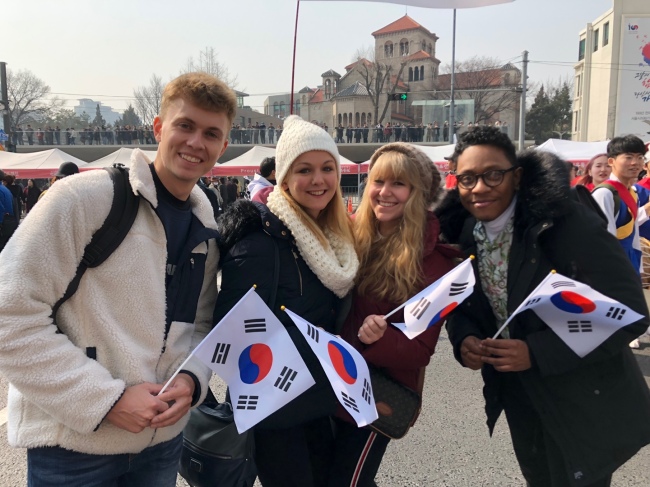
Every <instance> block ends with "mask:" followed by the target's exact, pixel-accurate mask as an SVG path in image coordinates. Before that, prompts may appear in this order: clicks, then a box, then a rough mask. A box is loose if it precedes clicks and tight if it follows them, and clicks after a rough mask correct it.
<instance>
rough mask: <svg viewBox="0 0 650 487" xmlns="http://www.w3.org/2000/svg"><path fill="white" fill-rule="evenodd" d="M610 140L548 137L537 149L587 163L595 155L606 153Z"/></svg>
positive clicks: (572, 160)
mask: <svg viewBox="0 0 650 487" xmlns="http://www.w3.org/2000/svg"><path fill="white" fill-rule="evenodd" d="M608 142H609V141H607V140H605V141H602V142H577V141H573V140H560V139H548V140H547V141H546V142H544V143H543V144H541V145H538V146H537V149H538V150H544V151H547V152H552V153H554V154H557V155H558V156H560V157H561V158H562V159H565V160H567V161H571V162H577V163H586V162H588V161H589V159H591V158H592V157H594V156H595V155H598V154H606V153H607V144H608Z"/></svg>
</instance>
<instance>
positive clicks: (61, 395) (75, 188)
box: [0, 150, 219, 454]
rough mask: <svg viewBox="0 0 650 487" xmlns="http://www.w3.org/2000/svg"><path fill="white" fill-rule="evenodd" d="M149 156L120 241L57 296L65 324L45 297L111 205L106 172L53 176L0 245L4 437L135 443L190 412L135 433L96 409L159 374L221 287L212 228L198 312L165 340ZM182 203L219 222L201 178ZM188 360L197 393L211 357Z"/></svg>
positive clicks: (100, 446)
mask: <svg viewBox="0 0 650 487" xmlns="http://www.w3.org/2000/svg"><path fill="white" fill-rule="evenodd" d="M149 162H150V161H149V160H148V159H147V158H146V157H145V156H144V154H143V153H142V152H141V151H139V150H136V151H134V155H133V159H132V164H131V170H130V181H131V185H132V187H133V191H134V192H135V193H138V194H140V195H141V196H142V198H141V199H140V207H139V211H138V215H137V218H136V220H135V222H134V224H133V227H132V228H131V231H130V232H129V234H128V235H127V236H126V238H125V239H124V241H123V242H122V244H121V245H120V247H119V248H118V249H117V250H116V251H115V252H114V253H113V254H112V255H111V256H110V257H109V258H108V260H106V262H104V263H103V264H102V265H101V266H99V267H97V268H95V269H88V270H87V271H86V274H85V275H84V277H83V279H82V280H81V283H80V286H79V289H78V291H77V292H76V293H75V294H74V296H72V298H70V299H69V300H68V301H66V302H65V303H64V304H63V306H61V308H60V310H59V313H58V315H57V321H58V323H59V326H60V328H61V329H62V331H63V334H57V333H56V328H55V327H54V326H53V324H52V319H51V317H50V314H51V311H52V306H53V305H54V303H56V301H57V300H58V299H59V298H60V297H61V296H63V293H64V292H65V290H66V288H67V286H68V284H69V283H70V281H71V280H72V278H73V277H74V274H75V271H76V269H77V265H78V263H79V262H80V261H81V257H82V255H83V250H84V247H85V246H86V245H87V244H88V243H89V242H90V239H91V237H92V235H93V233H94V232H95V231H96V230H97V229H99V228H100V226H101V225H102V223H103V222H104V219H105V218H106V216H107V215H108V212H109V209H110V206H111V202H112V198H113V185H112V182H111V179H110V176H109V174H108V173H107V172H106V171H101V170H97V171H88V172H84V173H82V174H78V175H74V176H71V177H68V178H65V179H63V180H61V181H58V182H57V183H56V184H54V185H53V186H52V189H50V190H49V191H48V193H47V195H46V196H45V197H44V198H42V199H41V201H40V202H39V203H38V204H37V205H36V206H35V207H34V209H33V210H32V211H31V212H30V213H29V216H28V217H27V218H26V219H25V221H24V222H23V223H22V224H21V225H20V226H19V227H18V230H17V231H16V232H15V234H14V236H13V237H12V239H11V241H10V242H9V243H8V245H7V246H6V248H5V249H4V251H3V252H2V253H0V372H1V373H2V374H3V375H4V376H5V377H7V379H8V380H9V382H10V383H11V385H10V389H9V424H8V437H9V443H10V444H11V445H12V446H17V447H25V448H32V447H39V446H55V445H58V446H61V447H63V448H67V449H70V450H75V451H79V452H84V453H91V454H120V453H138V452H140V451H142V450H143V449H144V448H146V447H148V446H152V445H155V444H158V443H162V442H164V441H167V440H170V439H172V438H174V437H175V436H177V435H178V434H179V433H180V432H181V431H182V429H183V427H184V426H185V424H186V422H187V419H188V418H187V416H186V417H185V418H183V420H181V421H179V422H178V423H176V424H175V425H173V426H169V427H167V428H162V429H159V430H153V429H150V428H146V429H145V430H144V431H142V432H141V433H137V434H134V433H129V432H127V431H125V430H122V429H119V428H117V427H115V426H113V425H112V424H110V423H109V422H108V421H105V420H104V418H105V416H106V414H107V413H108V412H109V410H110V409H111V407H112V406H113V405H114V404H115V403H116V402H117V400H118V399H119V398H120V396H121V395H122V393H123V391H124V389H125V388H126V387H128V386H131V385H136V384H140V383H142V382H152V383H158V384H163V383H164V382H166V380H167V379H168V378H169V377H170V376H171V375H172V374H173V373H174V371H175V370H176V369H177V368H178V367H179V365H180V364H181V363H182V361H183V360H184V359H185V358H186V357H187V356H188V354H189V352H190V350H191V349H192V348H193V347H194V346H196V345H197V344H198V343H199V342H200V340H201V339H202V338H203V337H204V336H205V335H206V334H207V333H208V332H209V330H210V328H211V321H212V311H213V307H214V303H215V300H216V295H217V285H216V272H217V264H218V260H219V253H218V249H217V246H216V243H215V241H214V240H211V241H209V243H208V244H207V245H206V244H205V243H203V244H201V245H199V246H198V247H197V248H196V249H195V252H202V253H205V252H207V262H206V268H205V275H204V281H203V289H202V293H201V297H200V299H199V303H198V307H197V314H196V317H195V322H194V323H179V322H174V323H172V325H171V328H170V331H169V334H168V336H167V339H166V340H165V336H164V335H165V267H166V260H167V249H166V237H165V230H164V228H163V225H162V223H161V221H160V219H159V218H158V216H157V215H156V214H155V212H154V209H153V208H155V207H156V206H157V204H158V201H157V197H156V190H155V185H154V182H153V179H152V175H151V172H150V169H149V167H148V164H149ZM190 203H191V206H192V212H193V213H194V214H195V215H196V216H197V218H198V219H199V220H200V221H201V222H202V223H203V225H204V226H206V227H209V228H216V223H215V221H214V217H213V212H212V207H211V205H210V203H209V201H208V199H207V198H206V197H205V195H204V194H203V192H202V191H201V190H200V189H199V188H198V187H195V188H194V189H193V190H192V194H191V195H190ZM86 347H96V350H97V359H96V360H93V359H90V358H88V357H87V356H86ZM163 348H164V349H165V351H164V353H162V350H163ZM184 368H185V369H187V370H189V371H191V372H192V373H194V374H195V375H196V376H197V378H198V379H199V380H200V382H201V396H202V397H201V399H203V397H204V396H205V393H206V390H207V386H208V380H209V378H210V371H209V369H208V368H207V367H205V366H204V365H203V364H201V363H200V362H198V361H191V362H190V363H188V364H187V365H186V366H185V367H184ZM98 426H99V428H98V429H97V430H96V428H97V427H98Z"/></svg>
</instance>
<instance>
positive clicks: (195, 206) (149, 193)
mask: <svg viewBox="0 0 650 487" xmlns="http://www.w3.org/2000/svg"><path fill="white" fill-rule="evenodd" d="M150 164H152V161H151V160H150V159H149V158H148V157H147V156H146V155H145V154H144V152H142V151H141V150H140V149H134V150H133V153H132V154H131V166H130V168H129V181H130V182H131V187H132V188H133V193H135V194H136V195H140V196H142V197H143V198H144V199H146V200H147V201H148V202H149V203H150V204H151V206H153V207H154V208H157V207H158V195H157V194H156V185H155V184H154V181H153V177H152V176H151V170H150V169H149V165H150ZM190 205H191V207H192V213H193V214H194V216H196V217H197V218H198V219H199V221H200V222H201V223H202V224H203V226H205V227H206V228H212V229H215V230H216V229H217V224H216V222H215V221H214V211H213V209H212V205H211V204H210V201H209V200H208V198H207V197H206V196H205V194H204V193H203V190H202V189H201V188H199V187H198V185H195V186H194V187H193V188H192V192H191V193H190Z"/></svg>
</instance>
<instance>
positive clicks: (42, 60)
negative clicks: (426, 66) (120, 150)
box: [0, 0, 611, 111]
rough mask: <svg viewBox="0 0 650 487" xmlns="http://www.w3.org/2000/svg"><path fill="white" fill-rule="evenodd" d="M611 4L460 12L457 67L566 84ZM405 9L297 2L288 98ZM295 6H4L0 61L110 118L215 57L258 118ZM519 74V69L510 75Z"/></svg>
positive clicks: (441, 27) (146, 1)
mask: <svg viewBox="0 0 650 487" xmlns="http://www.w3.org/2000/svg"><path fill="white" fill-rule="evenodd" d="M610 7H611V0H515V2H514V3H509V4H503V5H496V6H491V7H484V8H477V9H464V10H458V14H457V18H458V23H457V47H456V56H457V59H459V60H463V59H465V58H468V57H471V56H474V55H479V56H491V57H496V58H499V59H500V60H502V61H503V62H507V61H511V62H513V63H520V61H521V53H522V51H524V50H527V51H529V53H530V55H529V57H530V61H531V64H530V65H529V77H530V78H531V80H534V81H541V82H543V81H546V80H548V79H552V80H556V79H558V78H559V77H562V76H564V77H566V76H570V77H572V76H573V64H574V63H575V62H576V61H577V55H578V33H579V32H580V30H581V29H584V28H585V26H586V24H587V22H591V21H593V20H595V19H596V18H597V17H598V16H600V15H601V14H603V13H604V12H605V11H606V10H607V9H609V8H610ZM406 10H407V8H406V7H404V6H401V5H392V4H384V3H367V2H354V1H350V2H329V1H323V2H304V3H301V5H300V18H299V26H298V49H297V61H296V82H295V86H296V90H299V89H300V88H302V87H304V86H305V85H308V86H311V87H315V86H316V85H318V84H320V82H321V78H320V75H321V73H323V72H325V71H327V70H328V69H330V68H331V69H334V70H335V71H337V72H339V73H340V74H344V73H345V70H344V67H345V66H346V65H348V64H349V63H350V62H351V61H352V59H353V56H354V53H355V51H356V50H357V49H358V48H361V47H366V46H369V45H373V44H374V38H373V37H372V36H371V33H372V32H373V31H375V30H378V29H380V28H381V27H383V26H385V25H387V24H389V23H391V22H393V21H395V20H397V19H398V18H400V17H402V16H403V15H404V14H405V13H406ZM295 12H296V1H295V0H211V1H208V0H110V1H105V0H84V1H80V0H30V1H18V0H3V1H2V25H1V27H0V61H4V62H6V63H7V64H8V67H9V69H12V70H24V69H27V70H30V71H32V72H33V73H34V74H36V75H37V76H38V77H40V78H41V79H43V80H44V81H45V82H46V83H47V84H49V86H50V87H51V89H52V92H53V93H55V94H58V95H59V96H60V97H62V98H65V99H69V101H68V102H67V106H68V107H70V108H71V107H72V106H74V105H76V99H77V98H93V99H95V100H97V101H101V102H102V103H104V104H106V105H111V106H112V107H113V108H115V109H117V110H123V109H124V108H126V107H127V106H128V104H129V102H131V101H132V96H133V89H134V88H136V87H138V86H141V85H146V84H147V83H148V81H149V78H150V77H151V75H152V74H153V73H155V74H158V75H160V76H162V77H163V79H164V80H169V79H171V78H172V77H174V76H176V75H178V74H179V71H180V69H181V68H182V66H184V65H185V64H186V62H187V59H188V57H190V56H194V57H197V56H198V53H199V52H200V51H201V50H202V49H204V48H205V47H206V46H210V47H214V48H215V50H216V51H217V52H218V54H219V61H220V62H222V63H224V64H225V65H227V66H228V68H229V69H230V71H231V73H233V74H237V75H238V80H239V84H238V86H237V89H239V90H240V91H245V92H246V93H249V94H250V95H251V97H250V98H249V99H248V100H247V104H249V105H251V106H252V107H253V108H254V109H257V110H259V111H263V102H264V99H265V98H266V96H267V95H269V94H276V93H282V92H285V93H286V92H288V91H289V90H290V87H291V58H292V46H293V29H294V22H295ZM408 15H409V16H411V17H412V18H413V19H415V20H416V21H417V22H419V23H420V24H422V25H423V26H424V27H426V28H427V29H429V30H430V31H432V32H434V33H436V35H437V36H438V37H439V38H440V39H439V40H438V43H437V49H436V54H437V57H438V59H440V60H441V62H442V64H443V65H444V64H448V63H450V62H451V48H452V11H450V10H438V9H425V8H415V7H408ZM518 66H519V67H521V64H518Z"/></svg>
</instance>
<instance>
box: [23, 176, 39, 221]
mask: <svg viewBox="0 0 650 487" xmlns="http://www.w3.org/2000/svg"><path fill="white" fill-rule="evenodd" d="M40 195H41V190H40V189H39V188H38V186H36V183H35V182H34V180H33V179H29V180H27V187H26V188H25V193H24V199H25V209H26V213H29V211H30V210H31V209H32V208H33V207H34V205H35V204H36V202H37V201H38V197H39V196H40Z"/></svg>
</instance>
